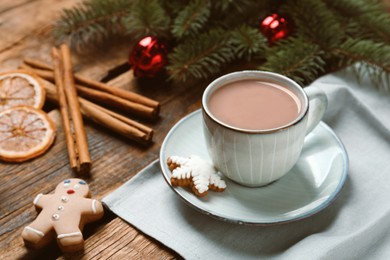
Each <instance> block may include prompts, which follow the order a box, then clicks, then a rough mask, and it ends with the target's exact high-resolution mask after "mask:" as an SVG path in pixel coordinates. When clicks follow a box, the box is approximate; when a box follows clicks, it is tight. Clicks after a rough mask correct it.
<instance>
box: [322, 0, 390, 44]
mask: <svg viewBox="0 0 390 260" xmlns="http://www.w3.org/2000/svg"><path fill="white" fill-rule="evenodd" d="M325 2H326V4H327V5H328V6H329V7H330V8H332V9H333V10H334V11H335V12H336V13H337V15H338V17H340V19H343V20H344V22H345V23H347V24H348V27H347V33H348V34H349V35H350V36H353V37H359V38H365V39H373V40H377V41H384V42H387V43H390V14H389V13H387V12H386V11H385V9H384V6H383V3H382V2H381V1H370V0H360V1H348V0H339V1H332V0H325Z"/></svg>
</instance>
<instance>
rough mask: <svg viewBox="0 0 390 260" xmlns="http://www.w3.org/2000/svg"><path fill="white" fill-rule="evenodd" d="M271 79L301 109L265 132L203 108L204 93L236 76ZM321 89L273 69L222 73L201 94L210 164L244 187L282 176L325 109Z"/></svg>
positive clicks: (241, 78) (299, 152)
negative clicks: (233, 123) (229, 121)
mask: <svg viewBox="0 0 390 260" xmlns="http://www.w3.org/2000/svg"><path fill="white" fill-rule="evenodd" d="M252 79H253V80H265V81H272V82H275V83H276V84H278V83H279V84H280V85H281V86H284V87H287V88H288V89H289V90H290V91H293V93H295V94H296V96H297V97H298V99H299V101H300V103H301V109H300V112H299V114H298V116H297V117H296V119H295V120H293V121H292V122H290V123H289V124H287V125H284V126H281V127H279V128H273V129H270V130H247V129H240V128H237V127H233V126H229V125H227V124H225V123H223V122H221V121H220V120H219V119H218V118H216V117H215V116H214V115H213V114H212V113H211V112H210V110H209V107H208V100H209V97H210V95H211V94H212V93H213V92H214V91H215V90H217V89H218V88H220V87H222V86H224V85H226V84H229V83H232V82H235V81H242V80H252ZM327 104H328V101H327V98H326V95H325V93H324V92H323V91H322V90H320V89H318V88H316V87H307V88H305V89H302V87H300V86H299V85H298V84H297V83H296V82H294V81H293V80H291V79H289V78H287V77H285V76H283V75H280V74H276V73H271V72H264V71H240V72H234V73H230V74H227V75H224V76H222V77H220V78H218V79H216V80H214V81H213V82H212V83H210V84H209V86H208V87H207V88H206V90H205V91H204V93H203V98H202V108H203V109H202V110H203V125H204V135H205V138H206V144H207V148H208V152H209V154H210V156H211V159H212V161H213V163H214V165H215V167H216V168H217V169H218V170H219V171H220V172H222V173H223V174H224V175H225V176H226V177H228V178H229V179H231V180H233V181H235V182H237V183H240V184H242V185H245V186H252V187H258V186H263V185H267V184H269V183H271V182H273V181H275V180H277V179H279V178H281V177H282V176H284V175H285V174H286V173H287V172H289V170H290V169H291V168H292V167H293V166H294V164H295V163H296V162H297V160H298V158H299V156H300V154H301V151H302V147H303V142H304V139H305V136H306V135H307V134H308V133H309V132H310V131H312V130H313V129H314V128H315V127H316V126H317V124H318V123H319V122H320V120H321V119H322V117H323V115H324V113H325V110H326V108H327Z"/></svg>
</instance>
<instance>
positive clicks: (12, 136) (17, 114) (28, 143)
mask: <svg viewBox="0 0 390 260" xmlns="http://www.w3.org/2000/svg"><path fill="white" fill-rule="evenodd" d="M55 132H56V129H55V126H54V124H53V122H52V120H51V119H50V118H49V116H48V115H47V114H46V113H45V112H43V111H41V110H38V109H35V108H32V107H27V106H20V107H13V108H11V109H8V110H4V111H2V112H0V159H2V160H4V161H7V162H23V161H26V160H29V159H32V158H35V157H37V156H39V155H41V154H42V153H44V152H45V151H46V150H47V149H48V148H49V147H50V146H51V144H52V143H53V141H54V138H55Z"/></svg>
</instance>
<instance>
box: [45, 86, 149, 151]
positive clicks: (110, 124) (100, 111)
mask: <svg viewBox="0 0 390 260" xmlns="http://www.w3.org/2000/svg"><path fill="white" fill-rule="evenodd" d="M42 81H43V82H44V85H45V90H46V97H47V99H48V100H49V101H51V102H54V103H58V94H57V91H56V88H55V86H54V85H53V84H52V83H51V82H49V81H47V80H44V79H43V80H42ZM78 100H79V103H80V108H81V113H82V115H83V116H85V117H86V118H88V119H91V120H93V121H94V122H96V123H98V124H100V125H101V126H103V127H106V128H108V129H110V130H112V131H114V132H115V133H118V134H120V135H122V136H124V137H126V138H128V139H130V140H134V141H136V142H138V143H140V144H147V143H150V141H151V140H152V137H153V129H151V128H149V127H147V126H145V125H142V124H140V123H138V122H136V121H133V120H131V119H128V118H126V117H124V116H122V115H120V114H117V113H115V112H112V111H109V110H107V109H105V108H103V107H101V106H99V105H96V104H93V103H92V102H89V101H88V100H86V99H84V98H81V97H79V98H78ZM139 131H141V132H142V133H140V132H139Z"/></svg>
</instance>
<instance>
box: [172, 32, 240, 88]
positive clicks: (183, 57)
mask: <svg viewBox="0 0 390 260" xmlns="http://www.w3.org/2000/svg"><path fill="white" fill-rule="evenodd" d="M228 39H229V33H227V32H226V31H224V30H222V29H213V30H211V31H209V32H206V33H203V34H200V35H199V36H197V37H194V38H188V39H186V41H185V42H183V43H181V44H179V45H177V46H176V47H175V48H174V49H173V51H172V52H171V53H170V54H169V56H168V58H169V64H170V65H169V66H168V67H167V70H168V73H169V75H170V79H171V80H174V81H178V82H184V81H186V80H188V79H191V78H194V79H206V78H207V77H209V76H210V75H213V74H216V73H218V72H220V71H221V70H222V68H223V67H225V65H227V64H228V63H229V62H230V61H232V60H233V59H234V57H235V56H234V50H233V49H232V48H231V45H230V44H229V41H228Z"/></svg>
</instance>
